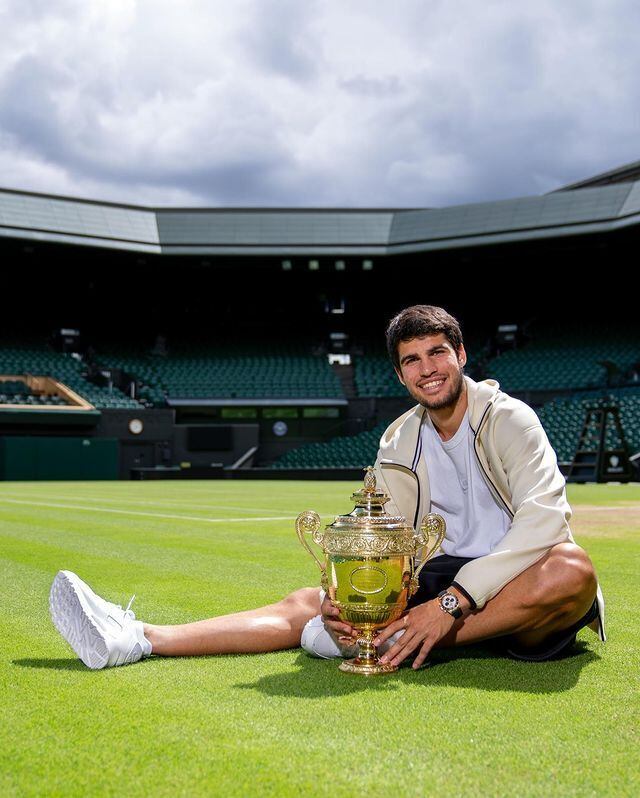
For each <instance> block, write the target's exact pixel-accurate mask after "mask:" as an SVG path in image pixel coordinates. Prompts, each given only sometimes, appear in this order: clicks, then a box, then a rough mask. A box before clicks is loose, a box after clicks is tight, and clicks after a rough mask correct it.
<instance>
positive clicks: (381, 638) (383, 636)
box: [373, 618, 407, 646]
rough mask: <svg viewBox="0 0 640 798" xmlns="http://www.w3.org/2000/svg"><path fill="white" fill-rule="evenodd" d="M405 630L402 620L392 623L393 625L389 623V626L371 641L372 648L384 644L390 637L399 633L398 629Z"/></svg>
mask: <svg viewBox="0 0 640 798" xmlns="http://www.w3.org/2000/svg"><path fill="white" fill-rule="evenodd" d="M406 628H407V625H406V623H405V621H404V618H400V620H399V621H394V622H393V623H390V624H389V626H385V628H384V629H383V630H382V631H381V632H380V634H379V635H378V636H377V637H376V639H375V640H374V641H373V644H374V646H379V645H380V644H381V643H384V642H385V641H386V640H388V639H389V638H390V637H391V635H394V634H395V633H396V632H398V631H400V629H406ZM403 636H404V635H403Z"/></svg>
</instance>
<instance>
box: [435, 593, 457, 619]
mask: <svg viewBox="0 0 640 798" xmlns="http://www.w3.org/2000/svg"><path fill="white" fill-rule="evenodd" d="M438 606H439V607H440V609H441V610H442V612H446V613H448V614H449V615H451V616H453V617H454V618H462V609H461V607H460V602H459V600H458V597H457V596H455V595H454V594H453V593H450V592H449V591H448V590H442V591H441V592H440V593H438Z"/></svg>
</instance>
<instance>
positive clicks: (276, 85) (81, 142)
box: [0, 0, 640, 207]
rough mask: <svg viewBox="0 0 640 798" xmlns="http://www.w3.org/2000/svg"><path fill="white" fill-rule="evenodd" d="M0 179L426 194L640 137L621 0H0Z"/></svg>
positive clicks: (249, 196)
mask: <svg viewBox="0 0 640 798" xmlns="http://www.w3.org/2000/svg"><path fill="white" fill-rule="evenodd" d="M0 9H1V17H0V29H1V30H2V46H1V48H0V170H1V175H2V176H1V178H0V186H2V187H5V188H18V189H25V190H31V191H42V192H47V193H54V194H55V193H57V194H71V195H74V196H83V197H90V198H97V199H108V200H114V201H118V202H129V203H134V204H147V205H223V206H224V205H236V206H238V205H270V206H296V207H297V206H339V207H351V206H367V207H371V206H386V207H406V206H412V207H424V206H443V205H451V204H459V203H464V202H476V201H483V200H489V199H503V198H508V197H515V196H523V195H531V194H540V193H543V192H546V191H549V190H551V189H553V188H556V187H558V186H560V185H563V184H566V183H569V182H572V181H575V180H579V179H582V178H585V177H588V176H590V175H593V174H595V173H597V172H600V171H604V170H607V169H610V168H613V167H616V166H619V165H621V164H624V163H627V162H629V161H634V160H638V159H640V139H639V136H638V133H639V132H640V96H639V95H640V71H639V67H640V46H639V41H640V3H638V2H634V1H633V0H629V1H628V2H627V1H625V0H599V1H598V2H592V1H591V0H553V2H551V1H548V0H536V1H535V2H532V0H528V1H527V2H524V1H523V0H504V2H502V1H498V0H488V1H487V0H484V1H483V2H478V0H423V1H422V2H419V0H386V2H375V1H374V0H297V1H296V2H294V1H293V0H225V2H219V1H218V0H174V1H173V2H168V1H167V0H0Z"/></svg>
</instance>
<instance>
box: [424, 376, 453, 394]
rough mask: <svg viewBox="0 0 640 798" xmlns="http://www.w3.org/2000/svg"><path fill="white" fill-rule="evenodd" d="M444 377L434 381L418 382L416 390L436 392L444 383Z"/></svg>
mask: <svg viewBox="0 0 640 798" xmlns="http://www.w3.org/2000/svg"><path fill="white" fill-rule="evenodd" d="M445 379H446V378H445V377H439V378H438V379H435V380H433V379H432V380H429V381H428V382H419V383H418V388H420V389H422V390H423V391H429V392H434V393H435V391H437V390H438V388H439V387H440V386H441V385H442V383H443V382H444V381H445Z"/></svg>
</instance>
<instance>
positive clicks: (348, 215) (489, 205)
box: [0, 179, 640, 257]
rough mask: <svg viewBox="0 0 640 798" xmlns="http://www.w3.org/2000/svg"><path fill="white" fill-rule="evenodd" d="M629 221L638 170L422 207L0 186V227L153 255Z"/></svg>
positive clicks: (491, 238)
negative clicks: (169, 198)
mask: <svg viewBox="0 0 640 798" xmlns="http://www.w3.org/2000/svg"><path fill="white" fill-rule="evenodd" d="M639 223H640V179H639V180H636V181H632V182H625V183H612V184H610V185H604V186H597V187H589V188H574V189H573V190H571V189H570V187H569V188H565V189H563V190H561V191H557V192H553V193H551V194H546V195H544V196H540V197H523V198H520V199H510V200H501V201H498V202H481V203H474V204H469V205H456V206H453V207H449V208H429V209H422V210H412V209H379V208H378V209H375V208H374V209H355V210H354V209H336V208H334V209H319V208H314V209H311V208H309V209H291V208H281V209H278V208H145V207H139V206H131V205H118V204H114V203H109V202H97V201H92V200H84V199H74V198H72V197H58V196H50V195H45V194H34V193H29V192H24V191H15V190H11V189H0V236H5V237H8V238H14V239H16V238H17V239H22V240H25V241H47V242H62V243H67V244H75V245H81V246H82V245H84V246H98V247H106V248H112V249H124V250H131V251H136V252H148V253H156V254H161V255H185V254H191V255H234V256H237V255H274V256H283V257H286V256H288V255H291V256H295V255H315V256H322V255H330V256H343V257H344V256H349V255H358V256H375V255H393V254H400V253H408V252H427V251H431V250H438V249H453V248H457V247H469V246H478V245H483V244H502V243H506V242H515V241H527V240H533V239H541V238H557V237H560V236H571V235H580V234H584V233H596V232H608V231H612V230H616V229H619V228H623V227H626V226H629V225H636V224H639Z"/></svg>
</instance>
